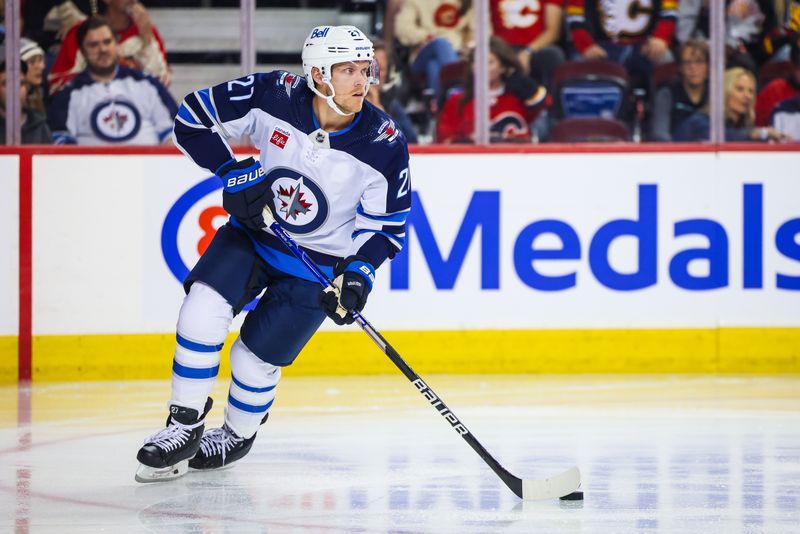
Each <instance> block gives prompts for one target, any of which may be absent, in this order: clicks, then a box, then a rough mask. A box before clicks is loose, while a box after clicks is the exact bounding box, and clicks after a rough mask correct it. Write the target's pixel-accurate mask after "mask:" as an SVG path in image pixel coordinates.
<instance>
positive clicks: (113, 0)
mask: <svg viewBox="0 0 800 534" xmlns="http://www.w3.org/2000/svg"><path fill="white" fill-rule="evenodd" d="M103 2H104V3H105V5H106V13H105V17H106V19H107V20H108V23H109V26H110V27H111V29H112V31H113V34H114V37H115V38H116V39H117V42H118V43H119V56H120V60H121V62H123V63H124V64H125V65H127V66H129V67H132V68H136V69H139V70H142V71H144V72H146V73H147V74H150V75H151V76H154V77H156V78H158V79H159V80H160V81H161V83H162V84H163V85H165V86H167V87H168V86H169V84H170V81H171V75H170V70H169V66H168V64H167V51H166V49H165V48H164V41H163V40H162V39H161V35H160V34H159V33H158V29H157V28H156V27H155V25H154V24H153V22H152V21H151V20H150V14H149V13H148V12H147V10H146V9H145V7H144V6H143V5H142V4H141V3H139V2H138V1H137V0H103ZM78 26H79V25H78V24H76V25H75V26H74V27H73V28H72V29H71V30H70V31H69V32H68V33H67V35H66V37H64V42H63V43H62V44H61V49H60V50H59V52H58V56H56V59H55V62H54V63H53V67H52V69H51V70H50V74H49V76H48V82H49V87H50V94H51V95H54V94H55V93H56V92H57V91H59V90H60V89H61V88H62V87H64V85H65V84H66V83H67V82H69V81H70V80H71V79H72V78H73V77H75V75H76V74H77V73H78V72H81V71H82V70H83V69H84V68H85V67H86V60H85V58H84V57H83V56H82V54H81V49H80V46H79V45H78V40H77V38H76V34H77V30H78Z"/></svg>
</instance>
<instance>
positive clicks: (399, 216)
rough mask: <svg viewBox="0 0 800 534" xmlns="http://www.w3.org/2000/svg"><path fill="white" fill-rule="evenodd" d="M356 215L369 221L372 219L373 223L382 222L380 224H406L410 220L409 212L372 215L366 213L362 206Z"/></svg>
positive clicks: (357, 209)
mask: <svg viewBox="0 0 800 534" xmlns="http://www.w3.org/2000/svg"><path fill="white" fill-rule="evenodd" d="M356 213H358V214H359V215H361V216H362V217H365V218H367V219H371V220H373V221H380V222H405V220H406V219H408V213H409V212H407V211H401V212H399V213H391V214H389V215H372V214H370V213H367V212H365V211H364V208H362V207H361V205H359V206H358V208H356Z"/></svg>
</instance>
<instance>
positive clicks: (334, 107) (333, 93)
mask: <svg viewBox="0 0 800 534" xmlns="http://www.w3.org/2000/svg"><path fill="white" fill-rule="evenodd" d="M322 82H323V83H324V84H325V85H327V86H328V87H330V89H331V94H330V95H324V94H322V93H321V92H320V91H319V89H317V88H316V87H312V88H311V90H312V91H314V93H315V94H316V95H317V96H319V97H321V98H323V99H324V100H325V102H327V103H328V106H330V108H331V109H332V110H333V111H335V112H336V114H337V115H340V116H342V117H349V116H351V115H355V112H353V111H351V112H350V113H345V112H344V111H342V110H341V109H339V106H337V105H336V102H334V101H333V98H334V97H335V96H336V90H335V89H334V88H333V84H331V81H330V80H329V79H327V78H322ZM367 91H369V83H365V84H364V94H365V95H366V94H367Z"/></svg>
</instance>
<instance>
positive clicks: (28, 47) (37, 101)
mask: <svg viewBox="0 0 800 534" xmlns="http://www.w3.org/2000/svg"><path fill="white" fill-rule="evenodd" d="M19 45H20V47H19V58H20V60H21V61H22V70H21V72H22V81H23V82H25V85H26V86H27V93H28V97H27V99H26V100H25V106H26V107H28V108H30V109H35V110H36V111H38V112H39V113H44V112H45V109H44V87H43V82H44V50H43V49H42V47H41V46H39V45H38V44H37V43H35V42H34V41H31V40H30V39H28V38H26V37H23V38H22V39H20V43H19Z"/></svg>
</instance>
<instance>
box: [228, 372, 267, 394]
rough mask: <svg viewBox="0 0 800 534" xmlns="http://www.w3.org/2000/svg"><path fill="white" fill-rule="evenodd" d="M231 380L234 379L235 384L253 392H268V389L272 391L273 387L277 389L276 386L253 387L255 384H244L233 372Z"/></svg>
mask: <svg viewBox="0 0 800 534" xmlns="http://www.w3.org/2000/svg"><path fill="white" fill-rule="evenodd" d="M231 380H232V381H233V383H234V384H236V385H237V386H239V387H240V388H242V389H243V390H245V391H251V392H253V393H266V392H267V391H272V390H273V389H275V386H267V387H265V388H256V387H253V386H248V385H246V384H242V383H241V382H240V381H239V380H237V379H236V377H235V376H234V375H233V374H231Z"/></svg>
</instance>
